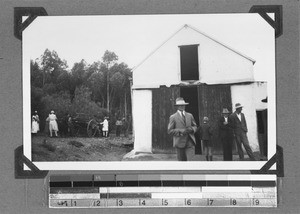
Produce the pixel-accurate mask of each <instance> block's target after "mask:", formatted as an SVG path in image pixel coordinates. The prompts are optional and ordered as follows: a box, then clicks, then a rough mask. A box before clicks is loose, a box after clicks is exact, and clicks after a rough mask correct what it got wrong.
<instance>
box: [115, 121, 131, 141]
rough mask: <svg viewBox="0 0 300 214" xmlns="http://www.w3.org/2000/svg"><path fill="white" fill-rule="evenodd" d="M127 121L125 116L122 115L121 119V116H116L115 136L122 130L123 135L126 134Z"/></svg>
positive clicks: (118, 135)
mask: <svg viewBox="0 0 300 214" xmlns="http://www.w3.org/2000/svg"><path fill="white" fill-rule="evenodd" d="M128 125H129V124H128V122H127V121H126V118H125V117H124V118H123V119H122V120H121V118H118V119H117V121H116V137H120V135H121V132H123V134H124V137H127V136H128Z"/></svg>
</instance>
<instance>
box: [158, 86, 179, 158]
mask: <svg viewBox="0 0 300 214" xmlns="http://www.w3.org/2000/svg"><path fill="white" fill-rule="evenodd" d="M178 96H179V87H176V86H172V87H169V88H167V87H160V88H157V89H153V90H152V147H153V150H154V152H155V151H158V150H166V151H167V150H169V152H173V141H172V137H171V136H169V135H168V123H169V118H170V116H171V115H172V114H173V113H175V112H176V108H175V106H174V103H175V100H176V98H177V97H178Z"/></svg>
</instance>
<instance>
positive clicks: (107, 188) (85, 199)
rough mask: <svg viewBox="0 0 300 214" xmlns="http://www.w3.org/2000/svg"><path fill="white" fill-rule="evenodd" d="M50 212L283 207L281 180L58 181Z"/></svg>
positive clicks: (148, 177)
mask: <svg viewBox="0 0 300 214" xmlns="http://www.w3.org/2000/svg"><path fill="white" fill-rule="evenodd" d="M49 207H50V208H126V207H128V208H133V207H139V208H143V207H145V208H146V207H277V185H276V175H246V174H243V175H220V174H214V175H198V174H187V175H182V174H181V175H178V174H139V175H137V174H135V175H133V174H130V175H124V174H122V175H98V174H95V175H82V174H81V175H52V176H50V182H49Z"/></svg>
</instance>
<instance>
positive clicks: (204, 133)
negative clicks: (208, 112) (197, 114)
mask: <svg viewBox="0 0 300 214" xmlns="http://www.w3.org/2000/svg"><path fill="white" fill-rule="evenodd" d="M199 128H200V134H201V140H202V144H203V148H204V153H205V154H206V160H207V161H212V147H213V145H212V141H211V136H212V128H211V126H210V124H209V119H208V117H204V118H203V124H202V125H200V127H199Z"/></svg>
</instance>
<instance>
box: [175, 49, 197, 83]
mask: <svg viewBox="0 0 300 214" xmlns="http://www.w3.org/2000/svg"><path fill="white" fill-rule="evenodd" d="M198 46H199V45H184V46H179V48H180V70H181V80H199V65H198Z"/></svg>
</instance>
